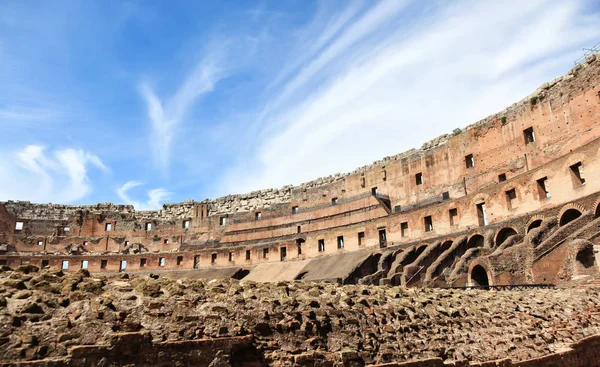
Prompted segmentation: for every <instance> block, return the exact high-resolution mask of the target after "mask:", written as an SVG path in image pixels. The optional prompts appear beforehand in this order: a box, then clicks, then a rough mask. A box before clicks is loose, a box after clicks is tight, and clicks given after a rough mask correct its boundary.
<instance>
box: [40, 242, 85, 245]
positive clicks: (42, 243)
mask: <svg viewBox="0 0 600 367" xmlns="http://www.w3.org/2000/svg"><path fill="white" fill-rule="evenodd" d="M84 243H85V242H84ZM38 246H44V241H38Z"/></svg>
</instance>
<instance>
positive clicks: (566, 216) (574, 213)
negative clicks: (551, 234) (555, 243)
mask: <svg viewBox="0 0 600 367" xmlns="http://www.w3.org/2000/svg"><path fill="white" fill-rule="evenodd" d="M579 217H581V211H580V210H578V209H575V208H569V209H567V210H565V211H564V212H563V213H562V215H561V216H560V219H559V221H558V224H559V226H561V227H562V226H564V225H566V224H568V223H570V222H572V221H574V220H575V219H577V218H579Z"/></svg>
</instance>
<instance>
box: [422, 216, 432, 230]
mask: <svg viewBox="0 0 600 367" xmlns="http://www.w3.org/2000/svg"><path fill="white" fill-rule="evenodd" d="M423 222H424V223H425V232H431V231H433V219H431V215H428V216H426V217H425V218H423Z"/></svg>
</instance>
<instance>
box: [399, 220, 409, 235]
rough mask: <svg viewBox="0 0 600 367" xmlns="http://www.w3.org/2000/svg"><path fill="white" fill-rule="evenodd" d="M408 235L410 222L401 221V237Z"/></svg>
mask: <svg viewBox="0 0 600 367" xmlns="http://www.w3.org/2000/svg"><path fill="white" fill-rule="evenodd" d="M406 236H408V222H402V223H400V237H406Z"/></svg>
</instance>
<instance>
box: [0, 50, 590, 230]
mask: <svg viewBox="0 0 600 367" xmlns="http://www.w3.org/2000/svg"><path fill="white" fill-rule="evenodd" d="M599 75H600V54H596V55H592V56H589V57H588V58H587V59H586V61H585V62H583V63H581V64H579V65H577V66H575V67H574V68H573V69H571V70H570V71H569V72H568V73H567V74H566V75H565V76H562V77H559V78H557V79H555V80H553V81H552V82H549V83H545V84H543V85H542V86H541V87H539V88H538V89H537V90H536V91H535V92H534V93H533V94H531V95H530V96H527V97H526V98H523V99H522V100H521V101H519V102H517V103H515V104H513V105H512V106H510V107H508V108H506V109H505V110H503V111H501V112H499V113H496V114H493V115H490V116H488V117H487V118H485V119H483V120H481V121H478V122H476V123H474V124H472V125H469V126H467V128H466V129H464V131H463V132H462V133H461V134H457V135H449V134H444V135H442V136H440V137H437V138H435V139H433V140H431V141H429V142H426V143H425V144H423V146H422V147H421V148H420V149H410V150H408V151H405V152H403V153H400V154H397V155H394V156H390V157H385V158H383V159H381V160H378V161H376V162H373V163H372V164H370V165H367V166H363V167H360V168H358V169H356V170H354V171H353V172H351V173H344V174H341V173H337V174H335V175H331V176H327V177H322V178H318V179H316V180H313V181H309V182H306V183H303V184H300V185H298V186H292V185H287V186H284V187H282V188H280V189H266V190H259V191H253V192H251V193H247V194H236V195H227V196H223V197H219V198H217V199H214V200H208V199H206V200H203V201H201V202H196V201H193V200H187V201H184V202H183V203H174V204H164V205H163V207H162V209H161V210H157V211H135V209H134V207H133V206H132V205H115V204H112V203H102V204H97V205H81V206H77V205H57V204H32V203H30V202H27V201H16V202H14V201H8V202H6V203H5V206H6V209H7V211H8V212H10V213H11V214H12V215H14V216H15V217H17V218H22V219H53V220H63V219H68V218H69V217H71V216H73V215H75V214H77V213H78V212H80V211H84V212H85V211H89V212H103V211H106V212H113V213H114V212H117V213H122V214H125V215H134V216H135V217H136V218H140V219H141V218H151V219H165V220H169V219H175V218H186V217H194V216H198V215H197V214H198V213H197V208H196V207H197V205H198V204H203V205H207V206H208V215H226V214H235V213H243V212H251V211H255V210H257V209H267V210H268V209H271V208H276V207H277V206H278V205H281V204H290V203H296V202H302V201H309V202H311V203H312V204H313V205H314V204H315V203H316V204H320V201H323V200H325V199H322V197H325V196H326V195H325V194H323V193H325V192H328V188H330V187H334V188H335V190H333V192H340V193H344V192H346V189H347V188H348V186H352V185H354V186H356V185H355V182H354V181H356V178H355V177H356V176H375V175H378V174H380V172H381V170H382V167H385V166H386V165H389V164H391V163H398V162H397V161H402V165H405V166H407V167H408V166H410V165H411V163H415V164H416V163H417V161H421V160H422V159H423V157H425V156H432V159H433V155H432V151H435V150H437V149H439V148H441V147H446V146H454V145H457V146H458V145H460V146H464V145H468V144H469V143H468V142H466V141H471V140H477V138H478V135H479V133H478V132H477V131H485V130H487V129H492V128H494V126H495V125H496V124H497V123H498V121H499V120H500V119H502V118H506V120H507V121H511V122H512V121H514V120H515V119H516V118H517V117H518V116H522V115H524V114H526V113H530V112H531V109H532V104H531V98H536V99H538V100H539V101H542V100H543V101H545V103H549V104H550V105H551V106H552V105H556V104H565V103H567V102H568V101H569V100H570V99H572V98H573V97H574V96H576V95H578V94H580V93H581V92H582V91H586V90H589V89H591V88H593V87H595V86H596V84H597V83H598V79H599ZM599 93H600V92H599ZM475 130H476V133H473V131H475ZM474 145H476V144H474ZM545 153H546V152H544V154H545ZM550 153H552V152H550ZM540 163H541V162H540ZM515 164H523V162H516V163H515ZM349 176H350V177H349ZM350 178H351V181H352V182H351V183H348V182H346V181H347V179H350ZM449 181H451V182H448V184H449V185H454V184H457V182H453V181H452V179H450V180H449ZM455 186H456V185H455ZM363 187H364V186H363ZM455 189H456V190H459V189H461V188H459V187H458V186H457V187H456V188H455ZM451 193H452V192H451ZM321 196H322V197H321ZM342 196H343V195H342ZM401 196H402V195H397V197H398V198H400V197H401ZM410 199H411V200H408V199H406V198H405V199H404V200H403V201H401V202H400V201H397V202H395V203H396V204H403V205H404V204H413V203H414V202H415V201H418V200H419V199H421V200H422V199H424V198H423V197H415V198H410ZM425 199H428V198H425ZM326 200H329V198H327V199H326Z"/></svg>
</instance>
